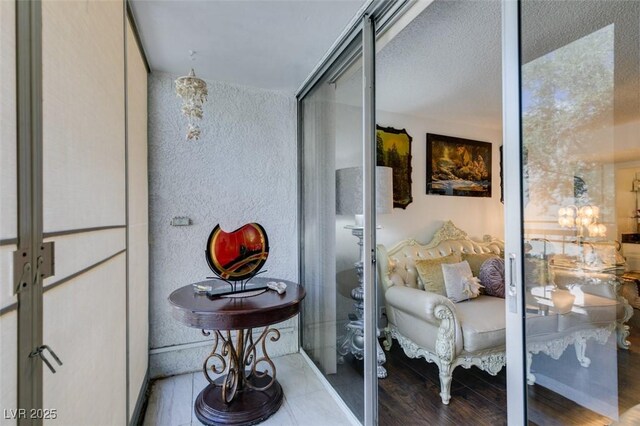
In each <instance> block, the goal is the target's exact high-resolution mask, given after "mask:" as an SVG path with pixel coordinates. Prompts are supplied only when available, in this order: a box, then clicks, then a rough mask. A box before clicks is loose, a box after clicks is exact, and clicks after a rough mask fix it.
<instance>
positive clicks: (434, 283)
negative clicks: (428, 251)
mask: <svg viewBox="0 0 640 426" xmlns="http://www.w3.org/2000/svg"><path fill="white" fill-rule="evenodd" d="M459 262H460V254H458V253H451V254H450V255H448V256H442V257H437V258H435V259H421V260H416V262H415V264H416V270H417V271H418V276H419V277H420V281H422V285H423V287H424V290H425V291H429V292H431V293H436V294H439V295H441V296H446V295H447V292H446V290H445V286H444V276H443V275H442V266H441V265H442V264H443V263H459Z"/></svg>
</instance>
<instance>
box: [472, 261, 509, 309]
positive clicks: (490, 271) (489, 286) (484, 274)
mask: <svg viewBox="0 0 640 426" xmlns="http://www.w3.org/2000/svg"><path fill="white" fill-rule="evenodd" d="M478 275H479V276H478V278H480V283H481V284H482V285H483V286H484V294H486V295H487V296H495V297H502V298H503V299H504V259H501V258H493V259H487V260H485V261H484V263H483V264H482V266H480V273H479V274H478Z"/></svg>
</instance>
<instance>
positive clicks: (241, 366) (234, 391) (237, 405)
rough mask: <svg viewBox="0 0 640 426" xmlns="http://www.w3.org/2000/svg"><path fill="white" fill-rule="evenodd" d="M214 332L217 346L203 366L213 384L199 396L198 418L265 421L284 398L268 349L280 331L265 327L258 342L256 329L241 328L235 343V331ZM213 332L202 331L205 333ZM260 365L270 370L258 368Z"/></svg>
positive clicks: (210, 421)
mask: <svg viewBox="0 0 640 426" xmlns="http://www.w3.org/2000/svg"><path fill="white" fill-rule="evenodd" d="M212 332H213V333H214V335H213V337H214V340H213V349H212V351H211V353H210V354H209V356H208V357H207V358H206V359H205V360H204V363H203V365H202V369H203V371H204V375H205V377H206V378H207V380H208V381H209V385H208V386H207V387H206V388H204V390H203V391H202V392H200V394H199V395H198V397H197V399H196V403H195V414H196V417H197V418H198V420H200V421H201V422H202V423H204V424H234V425H235V424H255V423H259V422H261V421H263V420H265V419H266V418H267V417H269V416H270V415H272V414H273V413H275V412H276V411H277V410H278V408H280V405H281V404H282V401H283V392H282V387H281V386H280V384H279V383H278V381H277V380H276V367H275V365H274V363H273V361H271V358H269V355H268V353H267V348H266V342H267V338H268V339H269V340H270V341H272V342H276V341H278V340H279V339H280V332H279V331H278V330H277V329H275V328H270V327H265V328H264V331H263V332H262V333H261V334H260V337H258V339H257V340H255V341H254V339H253V333H252V329H250V328H249V329H246V330H237V335H236V338H235V343H234V339H233V338H232V336H231V331H228V330H227V331H220V330H213V331H212ZM212 332H208V331H205V330H202V333H203V334H204V335H205V336H210V335H211V333H212ZM269 335H271V336H270V337H267V336H269ZM258 348H261V349H262V350H261V353H260V351H258ZM259 364H264V367H265V368H266V369H265V370H263V371H260V370H258V365H259ZM246 367H249V368H248V369H247V368H246ZM268 370H271V371H270V373H271V374H269V373H268ZM221 374H223V375H222V376H220V375H221ZM216 377H217V378H216Z"/></svg>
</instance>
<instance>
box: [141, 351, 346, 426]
mask: <svg viewBox="0 0 640 426" xmlns="http://www.w3.org/2000/svg"><path fill="white" fill-rule="evenodd" d="M273 362H274V364H275V365H276V370H277V377H278V381H279V382H280V385H282V390H283V391H284V395H285V396H284V403H283V404H282V407H280V409H279V410H278V412H277V413H275V414H274V415H273V416H271V417H270V418H268V419H267V420H266V421H265V422H263V423H261V425H265V426H294V425H304V426H326V425H332V426H341V425H344V426H347V425H351V424H352V423H351V421H350V419H349V417H347V415H346V414H345V413H344V411H342V409H341V408H340V407H339V406H338V404H337V403H336V402H335V400H334V399H333V398H332V397H331V395H330V394H329V393H328V392H327V390H326V389H325V387H324V386H323V385H322V383H321V382H320V380H319V379H318V377H317V376H316V374H315V373H314V372H313V370H312V369H311V367H309V365H308V364H307V362H306V361H305V359H304V358H303V356H302V355H300V354H292V355H286V356H282V357H278V358H274V359H273ZM206 384H207V379H205V377H204V375H203V374H202V372H196V373H189V374H182V375H180V376H173V377H169V378H167V379H162V380H157V381H156V382H154V383H153V385H152V388H151V395H150V396H149V403H148V406H147V411H146V414H145V417H144V423H143V424H144V425H145V426H147V425H149V426H183V425H200V424H201V423H200V422H199V421H198V419H197V418H196V416H195V414H194V413H193V403H194V402H195V399H196V397H197V396H198V393H200V391H201V390H202V389H203V388H204V387H205V385H206Z"/></svg>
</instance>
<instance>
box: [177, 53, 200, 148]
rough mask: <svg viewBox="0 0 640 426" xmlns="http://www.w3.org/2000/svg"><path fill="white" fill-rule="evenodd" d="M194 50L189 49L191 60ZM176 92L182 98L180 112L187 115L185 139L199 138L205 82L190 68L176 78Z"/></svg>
mask: <svg viewBox="0 0 640 426" xmlns="http://www.w3.org/2000/svg"><path fill="white" fill-rule="evenodd" d="M195 53H196V52H195V51H193V50H190V51H189V55H190V56H191V60H194V55H195ZM176 94H177V95H178V96H179V97H180V98H182V114H183V115H184V116H186V117H187V120H188V123H189V130H188V132H187V140H191V139H195V140H198V139H199V138H200V126H198V124H197V121H198V120H202V105H204V103H205V102H206V101H207V95H208V92H207V83H205V82H204V80H202V79H200V78H198V77H196V73H195V72H194V71H193V68H191V72H190V73H189V75H186V76H184V77H180V78H178V79H177V80H176Z"/></svg>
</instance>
